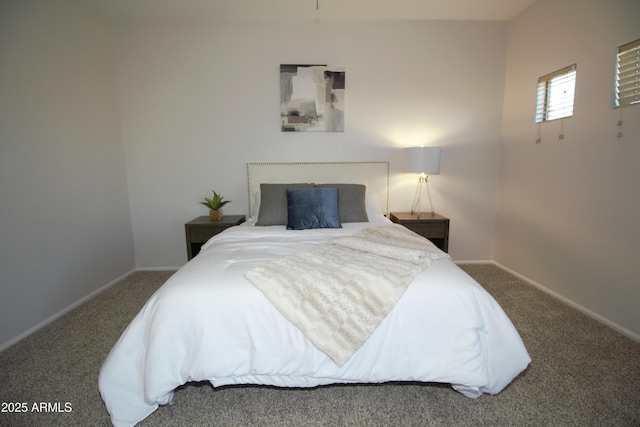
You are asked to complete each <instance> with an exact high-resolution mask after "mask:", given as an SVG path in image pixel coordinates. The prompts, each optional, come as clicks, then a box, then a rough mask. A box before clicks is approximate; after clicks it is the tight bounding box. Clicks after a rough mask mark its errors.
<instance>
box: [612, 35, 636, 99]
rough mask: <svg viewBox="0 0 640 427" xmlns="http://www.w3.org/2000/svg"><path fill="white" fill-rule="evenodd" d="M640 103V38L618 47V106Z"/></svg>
mask: <svg viewBox="0 0 640 427" xmlns="http://www.w3.org/2000/svg"><path fill="white" fill-rule="evenodd" d="M638 103H640V40H636V41H634V42H631V43H627V44H625V45H622V46H620V47H619V48H618V59H617V65H616V107H627V106H629V105H633V104H638Z"/></svg>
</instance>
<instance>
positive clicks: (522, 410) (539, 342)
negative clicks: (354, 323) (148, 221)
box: [0, 265, 640, 426]
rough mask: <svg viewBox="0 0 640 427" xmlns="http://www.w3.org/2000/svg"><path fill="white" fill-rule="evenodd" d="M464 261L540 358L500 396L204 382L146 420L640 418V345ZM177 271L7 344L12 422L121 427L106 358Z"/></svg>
mask: <svg viewBox="0 0 640 427" xmlns="http://www.w3.org/2000/svg"><path fill="white" fill-rule="evenodd" d="M463 269H464V270H465V271H467V272H468V273H469V274H470V275H471V276H473V277H474V278H475V279H476V280H477V281H478V282H480V283H481V284H482V285H483V286H484V287H485V288H486V289H487V290H488V291H489V292H490V293H491V294H492V295H493V296H494V297H495V298H496V299H497V300H498V302H499V303H500V304H501V305H502V307H503V308H504V310H505V311H506V312H507V314H508V315H509V317H510V318H511V320H512V321H513V323H514V324H515V326H516V328H517V329H518V330H519V331H520V334H521V335H522V338H523V340H524V342H525V345H526V346H527V349H528V350H529V353H530V355H531V358H532V359H533V361H532V363H531V365H530V366H529V368H528V369H527V370H526V371H525V372H524V373H523V374H521V375H520V376H519V377H518V378H516V379H515V380H514V381H513V382H512V383H511V384H510V385H509V386H508V387H507V388H506V389H505V390H504V391H503V392H501V393H500V394H498V395H497V396H488V395H485V396H482V397H480V398H479V399H477V400H472V399H468V398H465V397H464V396H462V395H461V394H459V393H457V392H455V391H453V390H452V389H451V388H450V387H449V386H448V385H442V384H383V385H349V386H325V387H318V388H315V389H278V388H272V387H256V386H247V387H240V386H235V387H222V388H218V389H213V388H212V387H211V386H210V385H208V384H206V383H197V384H188V385H186V386H183V387H181V388H180V389H179V390H178V391H177V392H176V394H175V399H174V402H173V405H171V406H167V407H161V408H160V409H158V410H157V411H156V412H155V413H153V414H152V415H151V416H149V417H148V418H147V419H145V420H144V421H143V422H142V423H141V424H140V425H143V426H214V425H215V426H243V425H246V426H250V425H251V426H255V425H265V426H280V425H288V426H325V425H351V426H365V425H366V426H382V425H384V426H392V425H393V426H395V425H406V426H417V425H426V426H460V425H464V426H466V425H491V426H510V425H512V426H640V343H636V342H634V341H633V340H630V339H629V338H627V337H624V336H622V335H621V334H619V333H617V332H615V331H613V330H612V329H610V328H608V327H607V326H605V325H602V324H601V323H599V322H597V321H595V320H593V319H591V318H589V317H587V316H585V315H583V314H581V313H580V312H578V311H576V310H575V309H573V308H571V307H568V306H566V305H564V304H562V303H560V302H558V301H557V300H555V299H553V298H552V297H550V296H548V295H546V294H545V293H543V292H540V291H538V290H537V289H535V288H534V287H532V286H530V285H528V284H526V283H524V282H522V281H520V280H518V279H517V278H515V277H514V276H512V275H510V274H509V273H506V272H504V271H502V270H501V269H499V268H497V267H495V266H493V265H465V266H463ZM171 274H172V273H171V272H137V273H135V274H133V275H132V276H130V277H128V278H127V279H125V280H123V281H122V282H121V283H119V284H117V285H116V286H114V287H112V288H110V289H109V290H107V291H105V292H104V293H102V294H100V295H99V296H97V297H96V298H94V299H93V300H91V301H89V302H88V303H86V304H84V305H82V306H81V307H79V308H77V309H76V310H74V311H72V312H71V313H69V314H67V315H66V316H64V317H62V318H60V319H58V320H57V321H55V322H54V323H52V324H50V325H48V326H46V327H45V328H43V329H41V330H39V331H38V332H36V333H34V334H33V335H31V336H29V337H28V338H26V339H25V340H23V341H21V342H19V343H17V344H16V345H14V346H13V347H11V348H9V349H7V350H6V351H4V352H2V353H0V397H1V401H2V411H1V412H0V426H89V425H91V426H100V425H104V426H108V425H110V422H109V416H108V414H107V411H106V410H105V408H104V405H103V403H102V400H101V399H100V395H99V393H98V388H97V378H98V372H99V370H100V366H101V364H102V362H103V360H104V358H105V357H106V355H107V353H108V352H109V350H110V348H111V346H112V345H113V343H114V342H115V341H116V340H117V339H118V337H119V336H120V334H121V333H122V331H123V330H124V329H125V328H126V326H127V324H128V323H129V321H130V320H131V319H132V318H133V317H134V316H135V314H136V313H137V311H138V310H139V309H140V307H141V306H142V305H143V304H144V302H145V301H146V299H147V298H148V297H149V296H150V295H151V294H152V293H153V291H154V290H155V289H157V288H158V287H159V286H160V285H161V284H162V283H163V282H164V281H165V280H166V279H167V278H168V277H169V276H170V275H171ZM23 403H25V404H26V407H24V406H23V405H22V404H23ZM42 403H44V405H42ZM16 409H24V410H25V412H15V410H16ZM9 411H10V412H9Z"/></svg>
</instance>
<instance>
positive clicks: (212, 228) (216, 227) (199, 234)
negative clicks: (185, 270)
mask: <svg viewBox="0 0 640 427" xmlns="http://www.w3.org/2000/svg"><path fill="white" fill-rule="evenodd" d="M245 221H246V218H245V216H244V215H225V216H224V217H223V218H222V221H210V220H209V216H201V217H198V218H196V219H194V220H193V221H189V222H188V223H186V224H185V225H184V233H185V235H186V237H187V258H188V259H191V258H193V257H194V256H196V255H198V252H200V248H201V247H202V245H203V244H205V243H206V242H207V240H209V239H210V238H212V237H213V236H215V235H216V234H218V233H221V232H223V231H224V230H226V229H227V228H229V227H233V226H234V225H238V224H242V223H243V222H245Z"/></svg>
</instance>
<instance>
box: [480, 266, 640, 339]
mask: <svg viewBox="0 0 640 427" xmlns="http://www.w3.org/2000/svg"><path fill="white" fill-rule="evenodd" d="M491 263H492V264H494V265H495V266H496V267H498V268H501V269H502V270H504V271H506V272H508V273H510V274H513V275H514V276H516V277H517V278H519V279H520V280H522V281H524V282H527V283H528V284H530V285H532V286H534V287H536V288H538V289H540V290H541V291H542V292H545V293H547V294H549V295H551V296H552V297H554V298H556V299H558V300H560V301H562V302H563V303H565V304H567V305H570V306H571V307H573V308H575V309H576V310H578V311H580V312H582V313H584V314H586V315H587V316H589V317H591V318H593V319H595V320H597V321H599V322H601V323H604V324H605V325H607V326H609V327H610V328H612V329H614V330H616V331H618V332H620V333H621V334H622V335H625V336H627V337H629V338H631V339H632V340H634V341H636V342H640V335H638V334H636V333H635V332H633V331H630V330H629V329H627V328H625V327H623V326H621V325H619V324H617V323H616V322H614V321H612V320H610V319H607V318H606V317H604V316H602V315H600V314H598V313H596V312H593V311H591V310H589V309H588V308H586V307H583V306H581V305H580V304H578V303H576V302H575V301H572V300H570V299H569V298H567V297H565V296H562V295H560V294H558V293H557V292H554V291H552V290H551V289H549V288H547V287H545V286H543V285H541V284H540V283H538V282H536V281H534V280H531V279H529V278H528V277H526V276H523V275H522V274H520V273H517V272H515V271H513V270H511V269H510V268H507V267H505V266H504V265H502V264H500V263H499V262H495V261H491Z"/></svg>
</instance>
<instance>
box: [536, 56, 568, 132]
mask: <svg viewBox="0 0 640 427" xmlns="http://www.w3.org/2000/svg"><path fill="white" fill-rule="evenodd" d="M575 87H576V64H573V65H569V66H568V67H565V68H562V69H560V70H558V71H554V72H553V73H549V74H547V75H545V76H542V77H540V78H539V79H538V97H537V101H536V123H540V122H546V121H549V120H555V119H561V118H563V117H571V116H573V99H574V96H575Z"/></svg>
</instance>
